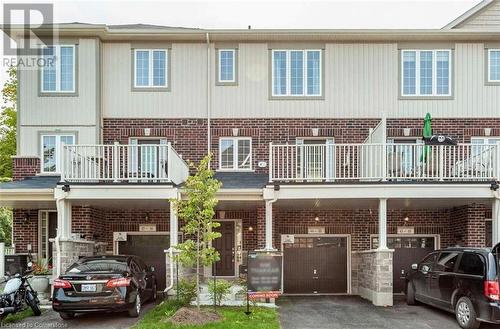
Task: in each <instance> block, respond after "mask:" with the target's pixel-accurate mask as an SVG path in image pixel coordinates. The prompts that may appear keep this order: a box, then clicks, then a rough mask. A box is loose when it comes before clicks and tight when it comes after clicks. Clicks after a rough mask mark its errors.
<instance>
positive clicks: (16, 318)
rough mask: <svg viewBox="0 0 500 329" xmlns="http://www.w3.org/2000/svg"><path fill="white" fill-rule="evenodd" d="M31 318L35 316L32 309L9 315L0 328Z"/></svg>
mask: <svg viewBox="0 0 500 329" xmlns="http://www.w3.org/2000/svg"><path fill="white" fill-rule="evenodd" d="M30 316H35V315H34V314H33V311H32V310H31V308H28V309H26V310H24V311H22V312H19V313H14V314H9V315H7V316H6V317H5V319H3V321H2V323H1V325H0V327H3V326H5V325H6V324H8V323H14V322H17V321H19V320H22V319H24V318H27V317H30Z"/></svg>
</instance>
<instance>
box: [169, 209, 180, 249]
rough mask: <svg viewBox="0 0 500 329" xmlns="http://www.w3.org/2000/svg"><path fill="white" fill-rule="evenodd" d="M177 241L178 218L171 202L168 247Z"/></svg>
mask: <svg viewBox="0 0 500 329" xmlns="http://www.w3.org/2000/svg"><path fill="white" fill-rule="evenodd" d="M178 243H179V220H178V218H177V213H176V212H175V209H174V207H173V206H172V203H170V247H171V248H172V247H175V246H177V244H178Z"/></svg>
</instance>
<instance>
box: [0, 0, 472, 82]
mask: <svg viewBox="0 0 500 329" xmlns="http://www.w3.org/2000/svg"><path fill="white" fill-rule="evenodd" d="M4 2H8V3H13V2H28V3H34V2H37V1H9V0H6V1H2V3H4ZM41 2H44V3H47V2H49V1H41ZM478 2H480V0H419V1H415V0H385V1H378V0H363V1H361V0H349V1H346V0H343V1H341V0H329V1H325V0H323V1H318V0H309V1H305V0H303V1H297V0H295V1H285V0H267V1H263V0H252V1H228V0H227V1H209V0H198V1H190V0H184V1H171V0H164V1H124V0H116V1H115V0H111V1H70V0H66V1H54V2H53V3H54V20H55V22H85V23H102V24H131V23H145V24H158V25H168V26H182V27H199V28H247V27H248V25H251V26H252V28H347V29H349V28H441V27H443V26H444V25H446V24H447V23H449V22H450V21H452V20H453V19H455V18H456V17H458V16H459V15H461V14H462V13H464V12H465V11H467V10H468V9H469V8H471V7H472V6H474V5H475V4H477V3H478ZM0 10H2V12H3V8H2V9H0ZM2 17H3V13H2V14H1V15H0V20H1V19H2ZM13 19H14V22H15V23H23V22H22V20H21V19H19V18H18V17H13ZM0 38H3V34H2V36H1V37H0ZM2 48H3V46H2V43H1V42H0V54H3V49H2ZM0 56H2V57H3V55H0ZM0 59H1V58H0ZM5 78H6V77H5V68H4V67H1V68H0V84H1V85H3V83H4V81H5Z"/></svg>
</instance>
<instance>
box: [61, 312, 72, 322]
mask: <svg viewBox="0 0 500 329" xmlns="http://www.w3.org/2000/svg"><path fill="white" fill-rule="evenodd" d="M59 316H60V317H61V319H63V320H71V319H73V318H74V317H75V313H73V312H59Z"/></svg>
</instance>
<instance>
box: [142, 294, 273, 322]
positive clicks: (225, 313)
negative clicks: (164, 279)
mask: <svg viewBox="0 0 500 329" xmlns="http://www.w3.org/2000/svg"><path fill="white" fill-rule="evenodd" d="M181 306H182V305H180V304H179V303H177V302H175V301H174V300H172V301H165V302H164V303H162V304H160V305H158V306H156V307H155V308H154V309H152V310H151V311H150V312H148V313H147V314H146V315H145V316H144V318H143V319H142V320H141V321H139V322H138V323H137V324H136V325H135V326H134V329H149V328H155V329H171V328H182V329H234V328H238V329H279V328H280V324H279V321H278V313H277V311H276V309H274V308H266V307H251V308H250V311H252V314H250V315H246V314H245V313H244V311H245V308H244V307H226V306H222V307H218V308H217V312H218V313H219V314H220V315H221V316H222V318H223V320H222V321H219V322H214V323H210V324H205V325H196V326H193V325H175V324H172V323H170V322H169V321H165V320H166V319H168V318H169V317H171V316H172V315H174V314H175V312H176V311H177V310H178V309H179V308H180V307H181Z"/></svg>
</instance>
